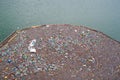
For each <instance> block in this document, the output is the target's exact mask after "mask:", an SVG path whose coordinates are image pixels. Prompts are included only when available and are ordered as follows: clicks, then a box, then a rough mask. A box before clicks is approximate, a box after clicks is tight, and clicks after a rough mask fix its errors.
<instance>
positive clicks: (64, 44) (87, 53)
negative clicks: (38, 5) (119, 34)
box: [0, 24, 120, 80]
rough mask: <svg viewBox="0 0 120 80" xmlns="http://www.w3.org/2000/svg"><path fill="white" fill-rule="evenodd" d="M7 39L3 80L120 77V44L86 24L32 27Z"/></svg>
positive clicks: (0, 67) (1, 56)
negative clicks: (85, 25)
mask: <svg viewBox="0 0 120 80" xmlns="http://www.w3.org/2000/svg"><path fill="white" fill-rule="evenodd" d="M5 42H6V43H5ZM5 42H4V43H1V45H2V46H1V45H0V46H1V48H0V80H120V43H119V42H118V41H115V40H113V39H111V38H110V37H108V36H106V35H105V34H103V33H101V32H98V31H96V30H92V29H90V28H87V27H84V26H73V25H68V24H65V25H43V26H37V27H32V28H28V29H23V30H21V31H16V33H14V35H12V37H10V38H9V40H6V41H5Z"/></svg>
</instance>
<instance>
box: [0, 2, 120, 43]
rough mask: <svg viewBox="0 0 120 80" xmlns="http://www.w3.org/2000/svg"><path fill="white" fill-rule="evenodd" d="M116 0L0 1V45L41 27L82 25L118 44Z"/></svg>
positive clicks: (119, 18)
mask: <svg viewBox="0 0 120 80" xmlns="http://www.w3.org/2000/svg"><path fill="white" fill-rule="evenodd" d="M119 4H120V0H0V41H2V40H4V39H5V38H6V37H7V36H8V35H9V34H11V33H12V32H13V31H15V30H17V29H22V28H25V27H30V26H32V25H41V24H65V23H66V24H73V25H85V26H89V27H90V28H93V29H96V30H99V31H102V32H104V33H105V34H107V35H109V36H111V37H112V38H114V39H116V40H118V41H120V5H119Z"/></svg>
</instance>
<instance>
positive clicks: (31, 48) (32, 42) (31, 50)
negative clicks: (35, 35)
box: [28, 39, 36, 53]
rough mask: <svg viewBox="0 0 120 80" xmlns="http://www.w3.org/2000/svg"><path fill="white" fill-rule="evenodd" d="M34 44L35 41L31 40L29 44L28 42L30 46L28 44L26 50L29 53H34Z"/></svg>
mask: <svg viewBox="0 0 120 80" xmlns="http://www.w3.org/2000/svg"><path fill="white" fill-rule="evenodd" d="M35 43H36V39H33V40H32V41H31V42H30V44H29V46H28V50H29V51H30V52H34V53H35V52H36V49H35V48H34V46H35Z"/></svg>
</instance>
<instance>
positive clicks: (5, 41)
mask: <svg viewBox="0 0 120 80" xmlns="http://www.w3.org/2000/svg"><path fill="white" fill-rule="evenodd" d="M49 25H59V24H49ZM60 25H63V26H65V25H67V26H77V25H71V24H60ZM44 26H46V24H45V25H37V26H32V27H28V28H24V29H21V30H16V31H14V32H13V33H12V34H10V35H9V36H8V37H7V38H5V39H4V40H3V41H2V42H0V48H2V47H3V46H5V45H7V44H8V43H9V42H10V41H11V40H13V39H14V38H15V37H16V36H17V34H19V33H20V32H21V31H24V30H28V29H31V28H38V27H44ZM79 27H84V28H86V29H89V30H91V31H94V32H97V33H100V34H102V35H104V36H106V37H108V38H110V39H112V40H114V41H116V42H117V43H120V42H119V41H117V40H115V39H113V38H112V37H110V36H108V35H106V34H104V33H103V32H101V31H97V30H95V29H92V28H89V27H86V26H84V25H79Z"/></svg>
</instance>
